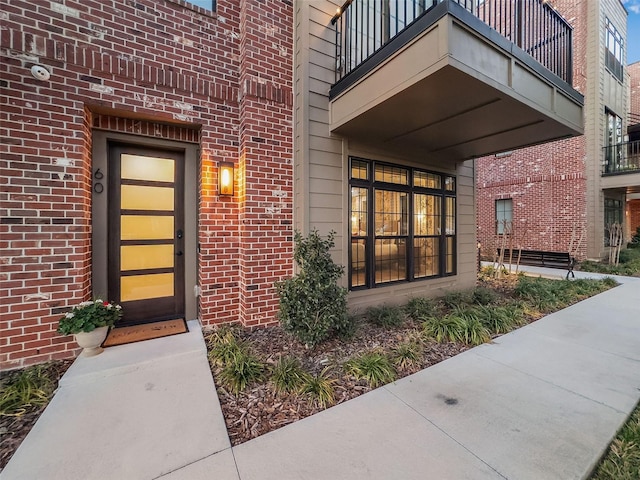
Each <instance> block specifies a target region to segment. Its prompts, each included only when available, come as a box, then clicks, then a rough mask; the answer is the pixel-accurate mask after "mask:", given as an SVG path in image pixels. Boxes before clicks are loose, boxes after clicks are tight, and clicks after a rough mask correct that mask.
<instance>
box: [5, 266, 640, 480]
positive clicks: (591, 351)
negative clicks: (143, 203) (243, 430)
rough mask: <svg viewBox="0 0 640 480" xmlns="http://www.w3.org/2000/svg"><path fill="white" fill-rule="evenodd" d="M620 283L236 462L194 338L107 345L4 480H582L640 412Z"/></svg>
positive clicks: (638, 302)
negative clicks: (631, 415) (630, 418)
mask: <svg viewBox="0 0 640 480" xmlns="http://www.w3.org/2000/svg"><path fill="white" fill-rule="evenodd" d="M543 270H552V269H543ZM554 272H555V273H556V275H557V274H558V272H560V274H562V273H563V272H561V271H558V270H555V271H551V272H545V271H539V272H535V273H536V274H543V275H546V274H549V273H551V274H553V273H554ZM578 274H583V272H576V276H578ZM623 280H624V282H625V283H624V284H623V285H621V286H619V287H616V288H614V289H612V290H609V291H608V292H605V293H602V294H600V295H597V296H595V297H593V298H590V299H588V300H585V301H583V302H580V303H579V304H576V305H574V306H572V307H569V308H567V309H565V310H562V311H560V312H557V313H554V314H552V315H549V316H547V317H545V318H543V319H541V320H539V321H537V322H535V323H533V324H531V325H529V326H527V327H524V328H521V329H519V330H517V331H515V332H512V333H510V334H508V335H504V336H501V337H499V338H497V339H496V340H495V341H494V342H493V343H491V344H485V345H482V346H480V347H476V348H474V349H472V350H469V351H467V352H465V353H463V354H461V355H458V356H456V357H454V358H451V359H449V360H446V361H444V362H441V363H439V364H437V365H435V366H433V367H430V368H428V369H426V370H423V371H421V372H419V373H417V374H415V375H412V376H409V377H406V378H404V379H402V380H399V381H397V382H394V383H392V384H389V385H387V386H385V387H382V388H378V389H376V390H374V391H372V392H370V393H367V394H365V395H362V396H360V397H358V398H356V399H354V400H351V401H349V402H346V403H344V404H341V405H339V406H336V407H334V408H331V409H329V410H326V411H324V412H322V413H320V414H318V415H315V416H313V417H309V418H307V419H305V420H302V421H299V422H297V423H295V424H292V425H289V426H287V427H284V428H281V429H279V430H276V431H274V432H271V433H269V434H267V435H264V436H262V437H259V438H257V439H254V440H252V441H249V442H247V443H244V444H242V445H239V446H237V447H233V448H230V446H229V440H228V438H227V434H226V429H225V427H224V422H223V420H222V416H221V412H220V407H219V403H218V400H217V397H216V395H215V390H214V387H213V382H212V380H211V376H210V374H209V373H208V368H207V363H206V356H205V351H204V343H203V342H202V337H201V335H200V332H199V330H198V328H197V324H195V325H194V324H193V323H192V324H190V327H196V328H192V331H191V332H190V333H189V334H188V335H181V336H177V337H170V338H165V339H158V340H151V341H148V342H142V343H139V344H132V345H124V346H122V347H113V348H110V349H107V350H106V351H105V353H104V354H103V355H100V356H99V357H95V358H94V359H82V358H80V359H79V360H78V361H76V363H75V364H74V365H73V367H72V368H71V369H70V370H69V372H68V373H67V375H65V377H64V381H63V382H62V383H61V388H60V391H59V392H58V393H57V394H56V396H55V397H54V399H53V401H52V402H51V404H50V405H49V407H48V408H47V409H46V411H45V413H44V414H43V415H42V417H41V418H40V420H39V421H38V423H37V424H36V426H35V427H34V429H33V430H32V432H31V434H30V435H29V436H28V437H27V439H26V440H25V442H24V443H23V445H22V446H21V447H20V449H19V450H18V451H17V452H16V454H15V456H14V458H13V459H12V460H11V462H9V465H8V466H7V467H6V468H5V470H4V471H3V472H2V474H0V477H1V478H2V480H5V479H6V480H13V479H22V478H24V479H49V478H51V479H58V478H59V479H65V480H73V479H118V480H128V479H132V480H133V479H155V478H162V479H168V480H182V479H185V480H187V479H188V480H197V479H216V480H217V479H224V480H226V479H234V480H236V479H242V480H251V479H273V480H281V479H332V480H335V479H345V480H346V479H349V480H351V479H384V480H389V479H414V478H415V479H425V478H437V479H439V480H441V479H452V480H457V479H484V478H487V479H504V478H508V479H517V480H521V479H523V480H524V479H535V480H541V479H544V480H547V479H549V480H550V479H559V480H560V479H561V480H567V479H580V478H585V477H586V475H588V473H589V472H590V470H591V468H592V467H593V465H594V464H595V463H596V462H597V461H598V459H599V457H600V456H601V454H602V452H603V451H604V450H605V449H606V448H607V446H608V444H609V442H610V441H611V439H612V437H613V436H614V435H615V433H616V431H617V430H618V429H619V427H620V426H621V425H622V424H623V423H624V421H625V420H626V418H627V416H628V415H629V413H630V412H631V411H632V410H633V408H634V406H635V404H636V403H637V402H638V400H639V399H640V280H638V279H629V278H624V277H623ZM179 337H187V339H185V340H182V339H180V340H179ZM178 340H179V341H180V342H182V344H180V345H181V346H180V345H176V344H175V343H174V342H176V341H178ZM118 352H119V353H118ZM168 352H171V353H168ZM90 362H91V363H90ZM96 362H98V363H96Z"/></svg>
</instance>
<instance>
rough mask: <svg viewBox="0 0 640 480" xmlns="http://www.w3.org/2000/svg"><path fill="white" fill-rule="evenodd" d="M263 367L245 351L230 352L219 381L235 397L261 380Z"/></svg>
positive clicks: (240, 349)
mask: <svg viewBox="0 0 640 480" xmlns="http://www.w3.org/2000/svg"><path fill="white" fill-rule="evenodd" d="M263 374H264V365H263V364H262V363H261V362H260V361H259V360H258V359H257V358H256V357H254V356H253V355H251V353H249V352H248V351H247V350H246V349H242V348H239V349H237V350H235V351H232V352H230V354H229V358H228V359H227V363H225V364H224V366H223V367H222V371H221V372H220V379H221V380H222V382H223V384H224V385H225V386H226V387H228V388H229V389H230V390H231V391H232V392H233V393H235V394H236V395H237V394H238V393H240V392H241V391H242V390H244V389H245V388H247V386H249V385H251V384H252V383H254V382H257V381H258V380H260V379H262V377H263Z"/></svg>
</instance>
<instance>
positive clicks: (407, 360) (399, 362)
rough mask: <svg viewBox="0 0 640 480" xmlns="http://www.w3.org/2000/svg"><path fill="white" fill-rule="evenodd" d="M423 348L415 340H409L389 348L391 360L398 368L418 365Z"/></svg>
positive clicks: (406, 368)
mask: <svg viewBox="0 0 640 480" xmlns="http://www.w3.org/2000/svg"><path fill="white" fill-rule="evenodd" d="M423 351H424V348H423V347H422V345H421V344H420V343H419V342H417V341H416V340H409V341H407V342H404V343H400V344H398V345H397V346H396V347H394V348H392V349H391V361H392V362H393V364H394V365H395V366H396V367H397V368H399V369H400V370H409V369H412V368H416V367H419V366H420V363H421V360H422V353H423Z"/></svg>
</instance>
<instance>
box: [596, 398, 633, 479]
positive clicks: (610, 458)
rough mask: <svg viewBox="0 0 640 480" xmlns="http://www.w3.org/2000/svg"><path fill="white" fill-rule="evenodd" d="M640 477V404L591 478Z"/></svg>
mask: <svg viewBox="0 0 640 480" xmlns="http://www.w3.org/2000/svg"><path fill="white" fill-rule="evenodd" d="M639 478H640V404H639V405H637V406H636V409H635V411H634V412H633V413H632V414H631V417H630V418H629V420H628V421H627V423H626V424H625V425H624V426H623V427H622V429H621V430H620V432H618V436H617V437H616V438H615V439H614V440H613V442H611V445H610V446H609V450H608V452H607V453H606V455H605V456H604V457H603V458H602V460H601V461H600V464H599V465H598V467H596V469H595V471H594V473H593V476H592V477H591V480H638V479H639Z"/></svg>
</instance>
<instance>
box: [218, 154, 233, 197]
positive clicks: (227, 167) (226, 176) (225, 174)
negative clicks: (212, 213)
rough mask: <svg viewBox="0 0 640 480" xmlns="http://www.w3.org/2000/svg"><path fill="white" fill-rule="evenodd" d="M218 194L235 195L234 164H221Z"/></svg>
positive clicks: (219, 167)
mask: <svg viewBox="0 0 640 480" xmlns="http://www.w3.org/2000/svg"><path fill="white" fill-rule="evenodd" d="M218 193H219V194H220V195H225V196H232V195H233V163H231V162H220V164H219V166H218Z"/></svg>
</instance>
